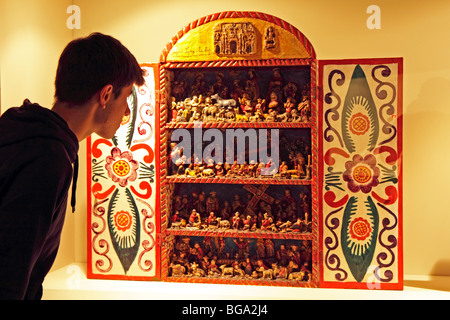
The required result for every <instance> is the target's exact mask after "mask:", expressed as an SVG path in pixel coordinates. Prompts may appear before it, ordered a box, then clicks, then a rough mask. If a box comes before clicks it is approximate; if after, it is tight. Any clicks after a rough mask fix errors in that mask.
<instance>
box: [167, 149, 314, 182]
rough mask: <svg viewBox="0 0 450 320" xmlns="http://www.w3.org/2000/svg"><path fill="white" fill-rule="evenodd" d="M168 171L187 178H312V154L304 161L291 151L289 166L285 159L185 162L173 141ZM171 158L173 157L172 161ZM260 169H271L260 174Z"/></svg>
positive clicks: (300, 155) (299, 154)
mask: <svg viewBox="0 0 450 320" xmlns="http://www.w3.org/2000/svg"><path fill="white" fill-rule="evenodd" d="M170 147H171V150H170V157H169V161H170V162H171V166H170V167H171V172H170V173H171V174H172V175H177V176H184V177H187V178H197V177H208V178H210V177H224V178H276V179H307V180H308V179H311V155H308V160H307V162H306V161H305V157H304V156H303V154H302V153H301V152H295V153H294V152H292V153H291V154H290V155H289V158H290V161H289V162H290V163H291V165H290V166H289V165H288V162H287V161H281V163H280V165H279V166H278V167H275V166H273V168H272V169H271V167H272V163H270V162H269V163H263V162H261V161H253V160H252V161H250V163H249V162H247V161H245V162H244V163H238V161H237V160H235V161H234V162H233V163H228V162H225V163H221V162H217V163H216V162H214V160H213V159H208V160H207V161H205V160H203V161H198V160H197V161H193V160H192V159H191V161H190V163H187V162H188V161H187V160H188V159H186V157H185V156H183V150H182V149H180V148H179V146H178V145H177V144H176V143H171V145H170ZM172 159H176V161H175V163H174V162H173V161H172ZM263 168H268V169H270V170H268V171H266V172H265V174H261V171H262V169H263Z"/></svg>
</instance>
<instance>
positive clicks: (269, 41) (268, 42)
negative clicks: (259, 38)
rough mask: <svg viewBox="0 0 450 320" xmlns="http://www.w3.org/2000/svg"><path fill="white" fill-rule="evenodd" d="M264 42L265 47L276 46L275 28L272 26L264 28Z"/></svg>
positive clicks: (271, 47) (272, 47)
mask: <svg viewBox="0 0 450 320" xmlns="http://www.w3.org/2000/svg"><path fill="white" fill-rule="evenodd" d="M264 43H265V48H266V49H274V48H275V47H276V36H275V29H274V28H273V27H272V26H270V27H268V28H267V29H266V34H265V35H264Z"/></svg>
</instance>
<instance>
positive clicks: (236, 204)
mask: <svg viewBox="0 0 450 320" xmlns="http://www.w3.org/2000/svg"><path fill="white" fill-rule="evenodd" d="M247 195H248V197H249V198H248V199H246V201H242V200H241V197H240V195H239V194H235V195H234V200H233V201H232V203H231V204H230V203H229V202H228V201H223V202H222V203H220V201H219V199H218V197H217V192H215V191H212V192H210V195H209V197H206V194H205V193H204V192H201V193H196V192H194V193H193V194H192V195H191V198H189V197H188V196H187V195H183V196H175V198H174V202H173V208H172V210H173V214H172V216H171V220H170V227H171V228H174V229H194V230H216V231H220V230H233V231H250V232H276V233H278V232H280V233H285V232H298V233H308V232H311V219H310V205H309V200H308V196H307V195H306V193H304V192H301V193H300V195H299V198H300V204H297V201H296V200H295V199H294V197H293V196H292V195H291V192H290V189H286V190H285V194H284V196H283V198H282V199H274V201H273V203H272V204H269V203H267V202H265V201H259V203H258V204H257V205H255V206H254V207H251V204H250V201H251V197H252V195H251V194H250V193H248V194H247Z"/></svg>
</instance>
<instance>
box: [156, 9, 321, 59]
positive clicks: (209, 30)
mask: <svg viewBox="0 0 450 320" xmlns="http://www.w3.org/2000/svg"><path fill="white" fill-rule="evenodd" d="M315 58H316V54H315V51H314V48H313V46H312V45H311V43H310V42H309V40H308V39H307V38H306V37H305V36H304V34H303V33H302V32H300V31H299V30H298V29H297V28H296V27H294V26H293V25H291V24H289V23H288V22H286V21H284V20H282V19H280V18H277V17H275V16H272V15H269V14H265V13H261V12H250V11H225V12H219V13H215V14H211V15H208V16H205V17H202V18H200V19H197V20H195V21H193V22H191V23H190V24H188V25H187V26H185V27H184V28H183V29H182V30H180V31H179V32H178V33H177V34H176V35H175V36H174V37H173V38H172V39H171V41H170V42H169V43H168V44H167V45H166V47H165V48H164V50H163V52H162V54H161V57H160V62H162V63H167V62H195V61H215V62H217V61H246V60H252V61H253V60H274V59H315Z"/></svg>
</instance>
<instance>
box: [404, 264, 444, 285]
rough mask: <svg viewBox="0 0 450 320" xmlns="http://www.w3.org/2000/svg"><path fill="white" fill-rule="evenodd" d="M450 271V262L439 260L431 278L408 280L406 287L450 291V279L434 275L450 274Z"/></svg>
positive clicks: (405, 282) (405, 283)
mask: <svg viewBox="0 0 450 320" xmlns="http://www.w3.org/2000/svg"><path fill="white" fill-rule="evenodd" d="M449 270H450V260H445V259H443V260H439V261H438V262H437V263H436V264H435V265H434V267H433V270H432V271H431V274H432V275H431V276H424V277H423V279H422V278H420V279H419V278H418V279H408V280H406V279H405V281H404V285H405V286H406V287H414V288H421V289H429V290H439V291H449V292H450V277H448V276H447V277H445V276H433V275H434V274H448V272H449Z"/></svg>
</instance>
